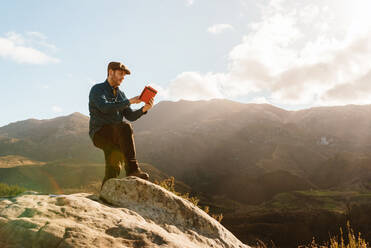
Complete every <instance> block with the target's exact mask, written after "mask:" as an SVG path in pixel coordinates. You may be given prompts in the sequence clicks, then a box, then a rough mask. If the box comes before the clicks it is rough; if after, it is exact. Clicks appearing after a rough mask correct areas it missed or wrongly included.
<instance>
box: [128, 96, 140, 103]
mask: <svg viewBox="0 0 371 248" xmlns="http://www.w3.org/2000/svg"><path fill="white" fill-rule="evenodd" d="M129 101H130V104H135V103H141V102H142V101H141V100H139V96H136V97H133V98H131V99H130V100H129Z"/></svg>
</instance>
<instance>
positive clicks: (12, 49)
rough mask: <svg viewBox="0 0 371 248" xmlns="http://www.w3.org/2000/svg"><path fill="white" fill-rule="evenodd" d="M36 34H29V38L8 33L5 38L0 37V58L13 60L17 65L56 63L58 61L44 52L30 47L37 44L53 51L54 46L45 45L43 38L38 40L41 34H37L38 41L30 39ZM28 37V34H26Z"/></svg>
mask: <svg viewBox="0 0 371 248" xmlns="http://www.w3.org/2000/svg"><path fill="white" fill-rule="evenodd" d="M35 33H36V32H33V33H32V32H31V38H30V37H27V38H25V37H24V36H23V35H21V34H18V33H15V32H8V33H6V34H5V37H0V57H3V58H6V59H10V60H13V61H15V62H18V63H27V64H47V63H57V62H59V59H57V58H54V57H51V56H49V55H47V54H45V53H44V52H42V51H40V50H38V49H36V48H34V47H32V45H35V44H39V45H42V46H46V47H48V48H51V49H53V50H55V46H53V45H51V44H49V43H47V42H46V41H45V37H44V38H42V39H43V40H40V37H41V36H40V35H42V34H41V33H37V34H38V37H39V38H38V39H34V38H32V36H35ZM27 35H28V36H30V34H29V33H28V34H27Z"/></svg>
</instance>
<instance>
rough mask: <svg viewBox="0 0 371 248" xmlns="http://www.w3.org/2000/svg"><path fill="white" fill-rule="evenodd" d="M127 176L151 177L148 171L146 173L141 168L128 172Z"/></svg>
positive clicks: (146, 178) (145, 178)
mask: <svg viewBox="0 0 371 248" xmlns="http://www.w3.org/2000/svg"><path fill="white" fill-rule="evenodd" d="M126 176H127V177H129V176H135V177H140V178H142V179H144V180H148V179H149V175H148V173H145V172H144V171H142V170H141V169H140V168H137V169H136V170H133V171H131V172H128V173H126Z"/></svg>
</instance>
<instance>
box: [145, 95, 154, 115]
mask: <svg viewBox="0 0 371 248" xmlns="http://www.w3.org/2000/svg"><path fill="white" fill-rule="evenodd" d="M152 106H153V97H152V98H151V99H149V101H148V103H146V105H144V107H143V112H146V111H147V110H148V109H150V108H152Z"/></svg>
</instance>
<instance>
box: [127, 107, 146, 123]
mask: <svg viewBox="0 0 371 248" xmlns="http://www.w3.org/2000/svg"><path fill="white" fill-rule="evenodd" d="M143 107H144V106H143ZM143 107H141V108H140V109H137V110H132V109H131V108H130V107H128V108H125V109H124V110H123V112H122V113H123V115H124V117H125V118H126V119H127V120H129V121H136V120H138V119H139V118H140V117H141V116H142V115H145V114H147V112H148V111H145V112H143Z"/></svg>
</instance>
